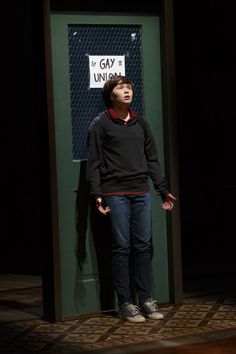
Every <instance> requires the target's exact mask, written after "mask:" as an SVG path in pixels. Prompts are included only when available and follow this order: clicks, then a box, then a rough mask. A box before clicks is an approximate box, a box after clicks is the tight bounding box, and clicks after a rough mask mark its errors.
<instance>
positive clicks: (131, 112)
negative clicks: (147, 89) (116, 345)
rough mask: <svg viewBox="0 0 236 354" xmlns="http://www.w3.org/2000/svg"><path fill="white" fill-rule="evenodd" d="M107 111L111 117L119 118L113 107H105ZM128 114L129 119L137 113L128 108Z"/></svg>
mask: <svg viewBox="0 0 236 354" xmlns="http://www.w3.org/2000/svg"><path fill="white" fill-rule="evenodd" d="M107 112H108V113H109V114H110V116H111V118H112V119H120V117H119V116H118V114H117V113H116V111H115V110H114V109H113V108H107ZM129 114H130V119H129V120H131V119H134V118H136V117H137V113H136V112H134V111H132V110H131V109H130V108H129Z"/></svg>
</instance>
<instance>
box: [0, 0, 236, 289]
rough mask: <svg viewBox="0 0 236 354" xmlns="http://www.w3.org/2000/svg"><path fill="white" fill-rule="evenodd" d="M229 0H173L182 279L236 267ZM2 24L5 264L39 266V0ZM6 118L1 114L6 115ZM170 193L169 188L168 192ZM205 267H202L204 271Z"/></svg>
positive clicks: (43, 169)
mask: <svg viewBox="0 0 236 354" xmlns="http://www.w3.org/2000/svg"><path fill="white" fill-rule="evenodd" d="M234 10H235V5H234V2H233V1H225V2H223V1H220V0H215V1H213V0H212V1H211V0H205V1H204V2H202V3H201V4H199V2H197V1H187V0H182V1H179V0H174V21H175V22H174V28H175V51H176V82H177V87H176V88H177V119H178V142H179V146H178V153H179V167H180V205H181V237H182V261H183V275H184V279H183V280H184V284H186V286H184V288H186V290H188V289H187V287H188V285H187V284H188V277H189V275H190V274H192V272H193V270H195V271H196V270H197V272H198V274H203V272H202V269H205V270H206V269H213V272H214V274H215V275H216V277H218V276H219V274H220V276H222V277H224V276H225V274H229V273H232V274H235V268H236V266H235V256H234V246H233V245H234V243H233V241H234V237H235V231H233V230H234V228H233V226H234V222H233V221H234V209H235V207H234V200H235V189H236V188H235V184H236V183H235V174H234V173H233V165H234V140H235V137H234V131H233V118H235V108H234V103H233V100H234V97H235V85H234V84H233V81H232V77H233V75H234V74H235V62H236V60H235V51H234V50H233V47H234V45H233V43H234V32H233V21H231V13H232V12H233V11H234ZM11 14H12V20H11V21H12V22H11V25H9V26H8V31H7V35H8V49H7V58H8V63H7V72H8V78H9V82H10V87H9V89H8V90H7V102H8V110H7V115H6V116H5V117H6V120H7V122H8V129H9V131H10V134H9V136H8V145H7V154H6V155H7V160H8V176H7V181H6V186H7V191H8V193H7V199H6V205H7V210H8V213H7V218H4V219H5V220H4V221H5V222H6V223H7V225H6V231H5V232H4V233H3V236H2V241H1V254H0V265H1V271H2V272H5V273H19V274H38V275H40V274H42V266H43V262H44V259H43V255H44V249H43V245H44V243H45V240H47V239H48V237H49V235H50V193H49V168H48V144H47V140H48V137H47V121H46V93H45V82H44V80H45V77H44V54H43V53H44V47H43V16H42V8H41V4H40V2H39V1H36V2H32V1H24V2H16V3H15V4H14V8H12V9H11ZM4 122H5V121H4ZM172 192H173V193H174V191H172ZM205 274H206V272H205Z"/></svg>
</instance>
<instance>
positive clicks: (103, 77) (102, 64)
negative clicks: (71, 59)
mask: <svg viewBox="0 0 236 354" xmlns="http://www.w3.org/2000/svg"><path fill="white" fill-rule="evenodd" d="M89 73H90V88H101V87H103V85H104V83H105V81H107V80H109V78H110V77H111V76H112V75H114V74H116V75H123V76H124V75H125V56H124V55H90V56H89Z"/></svg>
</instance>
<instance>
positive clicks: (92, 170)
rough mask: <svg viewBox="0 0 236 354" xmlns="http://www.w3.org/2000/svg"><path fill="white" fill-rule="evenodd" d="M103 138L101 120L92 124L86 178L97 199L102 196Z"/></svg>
mask: <svg viewBox="0 0 236 354" xmlns="http://www.w3.org/2000/svg"><path fill="white" fill-rule="evenodd" d="M101 148H102V137H101V129H100V124H99V120H98V119H96V118H95V120H94V121H93V122H92V123H91V125H90V127H89V132H88V161H87V171H86V177H87V181H88V183H89V186H90V193H91V194H92V195H93V196H94V197H95V198H96V197H99V196H101V195H102V191H101V183H100V167H101V163H102V153H101Z"/></svg>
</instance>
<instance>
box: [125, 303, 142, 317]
mask: <svg viewBox="0 0 236 354" xmlns="http://www.w3.org/2000/svg"><path fill="white" fill-rule="evenodd" d="M125 308H126V310H127V311H128V313H129V314H130V315H131V316H135V315H138V314H139V311H140V309H139V307H138V306H137V305H133V304H129V305H126V306H125Z"/></svg>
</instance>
